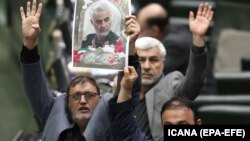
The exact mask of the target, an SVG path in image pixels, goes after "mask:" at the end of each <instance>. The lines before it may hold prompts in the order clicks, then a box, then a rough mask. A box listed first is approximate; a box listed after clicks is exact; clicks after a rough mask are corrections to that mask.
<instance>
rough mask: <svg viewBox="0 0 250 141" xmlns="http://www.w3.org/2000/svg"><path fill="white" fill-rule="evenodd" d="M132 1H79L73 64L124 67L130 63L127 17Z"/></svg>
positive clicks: (76, 8) (119, 68)
mask: <svg viewBox="0 0 250 141" xmlns="http://www.w3.org/2000/svg"><path fill="white" fill-rule="evenodd" d="M130 3H131V1H130V0H76V3H75V12H74V22H73V40H72V60H73V67H84V68H86V67H87V68H103V69H115V70H123V68H124V66H127V65H128V45H129V38H128V36H127V35H126V34H125V16H127V15H130V14H131V10H130Z"/></svg>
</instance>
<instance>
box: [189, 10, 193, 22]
mask: <svg viewBox="0 0 250 141" xmlns="http://www.w3.org/2000/svg"><path fill="white" fill-rule="evenodd" d="M193 20H194V13H193V11H190V12H189V21H193Z"/></svg>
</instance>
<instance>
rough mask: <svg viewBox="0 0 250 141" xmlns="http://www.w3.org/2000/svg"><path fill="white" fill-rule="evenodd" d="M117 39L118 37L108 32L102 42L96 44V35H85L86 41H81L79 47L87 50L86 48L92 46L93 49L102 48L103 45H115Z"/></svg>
mask: <svg viewBox="0 0 250 141" xmlns="http://www.w3.org/2000/svg"><path fill="white" fill-rule="evenodd" d="M118 38H119V37H118V36H117V35H116V34H115V33H114V32H112V31H110V32H109V34H108V35H107V36H106V38H105V40H104V42H98V40H97V38H96V34H89V35H87V39H86V40H85V41H82V46H81V47H82V48H87V47H88V46H92V47H94V48H97V47H103V46H104V45H105V44H108V45H115V44H116V40H117V39H118ZM93 43H94V44H93Z"/></svg>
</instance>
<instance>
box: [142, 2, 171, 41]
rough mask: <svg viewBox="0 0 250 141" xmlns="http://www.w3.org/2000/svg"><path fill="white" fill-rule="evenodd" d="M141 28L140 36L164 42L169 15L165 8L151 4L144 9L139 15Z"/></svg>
mask: <svg viewBox="0 0 250 141" xmlns="http://www.w3.org/2000/svg"><path fill="white" fill-rule="evenodd" d="M137 19H138V22H139V24H140V26H141V32H140V36H141V37H143V36H149V37H154V38H156V39H158V40H162V38H163V37H164V36H165V33H166V31H167V26H168V14H167V11H166V10H165V8H164V7H163V6H161V5H160V4H158V3H150V4H148V5H146V6H145V7H143V8H142V9H141V10H140V11H139V13H138V15H137Z"/></svg>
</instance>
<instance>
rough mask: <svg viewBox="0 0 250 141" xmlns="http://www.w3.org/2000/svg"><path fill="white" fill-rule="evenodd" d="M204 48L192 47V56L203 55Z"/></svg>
mask: <svg viewBox="0 0 250 141" xmlns="http://www.w3.org/2000/svg"><path fill="white" fill-rule="evenodd" d="M205 48H206V47H205V46H204V47H196V46H192V52H193V53H194V54H203V53H204V52H205Z"/></svg>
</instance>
